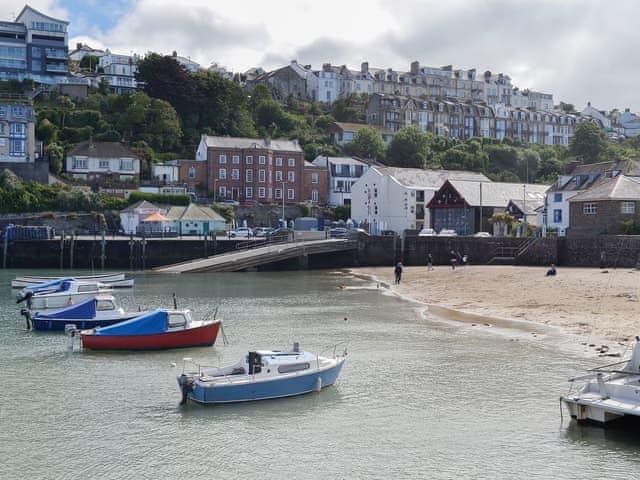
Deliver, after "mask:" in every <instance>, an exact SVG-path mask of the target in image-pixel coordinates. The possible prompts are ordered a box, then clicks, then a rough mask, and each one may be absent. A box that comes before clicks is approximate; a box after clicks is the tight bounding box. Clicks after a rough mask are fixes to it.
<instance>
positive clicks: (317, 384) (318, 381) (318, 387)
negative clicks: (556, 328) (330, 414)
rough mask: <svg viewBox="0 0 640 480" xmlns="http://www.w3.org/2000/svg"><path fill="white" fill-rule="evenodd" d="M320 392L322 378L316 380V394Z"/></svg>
mask: <svg viewBox="0 0 640 480" xmlns="http://www.w3.org/2000/svg"><path fill="white" fill-rule="evenodd" d="M320 390H322V377H318V378H317V379H316V392H319V391H320Z"/></svg>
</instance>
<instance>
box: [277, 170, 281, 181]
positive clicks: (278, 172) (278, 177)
mask: <svg viewBox="0 0 640 480" xmlns="http://www.w3.org/2000/svg"><path fill="white" fill-rule="evenodd" d="M281 181H282V170H276V182H281Z"/></svg>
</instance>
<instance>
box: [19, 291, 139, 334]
mask: <svg viewBox="0 0 640 480" xmlns="http://www.w3.org/2000/svg"><path fill="white" fill-rule="evenodd" d="M20 313H21V314H22V315H23V316H24V317H25V318H26V320H27V328H28V329H31V328H33V329H34V330H50V331H64V330H65V327H66V326H67V325H74V326H75V328H81V329H85V328H96V327H106V326H108V325H114V324H116V323H119V322H124V321H125V320H129V319H131V318H135V317H137V316H140V315H142V314H143V313H146V312H140V311H138V312H125V311H124V309H123V308H122V307H119V306H118V304H117V303H116V300H115V298H114V297H113V295H99V296H95V297H92V298H89V299H87V300H84V301H82V302H80V303H77V304H75V305H70V306H68V307H65V308H61V309H60V310H53V311H51V310H47V311H44V312H40V311H38V312H35V313H32V312H31V311H30V310H29V309H26V308H23V309H22V310H21V311H20Z"/></svg>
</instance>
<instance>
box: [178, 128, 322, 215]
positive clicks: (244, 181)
mask: <svg viewBox="0 0 640 480" xmlns="http://www.w3.org/2000/svg"><path fill="white" fill-rule="evenodd" d="M314 171H315V170H314ZM317 173H318V174H319V176H318V186H320V185H321V183H320V182H321V180H320V177H322V176H323V175H322V174H321V172H319V171H318V172H317ZM309 176H310V181H309V185H310V187H312V186H313V185H314V184H313V182H312V180H313V179H312V177H313V175H312V173H311V172H310V173H309ZM313 178H315V177H313ZM180 181H181V182H182V183H186V184H187V188H188V189H189V191H196V189H198V186H203V187H205V188H206V193H209V194H212V193H213V194H215V199H216V200H218V201H220V200H236V201H239V202H256V203H281V202H282V199H283V196H284V201H285V203H300V202H304V201H306V200H311V196H312V195H313V190H314V189H313V188H310V189H308V190H305V159H304V154H303V152H302V148H301V147H300V145H299V144H298V141H297V140H271V139H255V138H240V137H214V136H209V135H202V137H201V139H200V144H199V145H198V150H197V152H196V159H195V160H181V161H180ZM325 185H326V183H325ZM325 197H326V194H325ZM318 198H321V193H320V191H319V188H318Z"/></svg>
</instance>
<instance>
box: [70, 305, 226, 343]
mask: <svg viewBox="0 0 640 480" xmlns="http://www.w3.org/2000/svg"><path fill="white" fill-rule="evenodd" d="M220 325H221V322H220V320H215V319H214V320H194V319H193V318H192V316H191V311H190V310H164V309H158V310H154V311H152V312H148V313H145V314H143V315H140V316H137V317H135V318H132V319H131V320H127V321H125V322H121V323H117V324H115V325H111V326H109V327H100V328H95V329H92V330H80V331H79V336H80V339H81V342H82V347H83V348H87V349H91V350H162V349H166V348H185V347H208V346H211V345H213V344H214V343H215V341H216V337H217V336H218V331H219V330H220Z"/></svg>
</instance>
